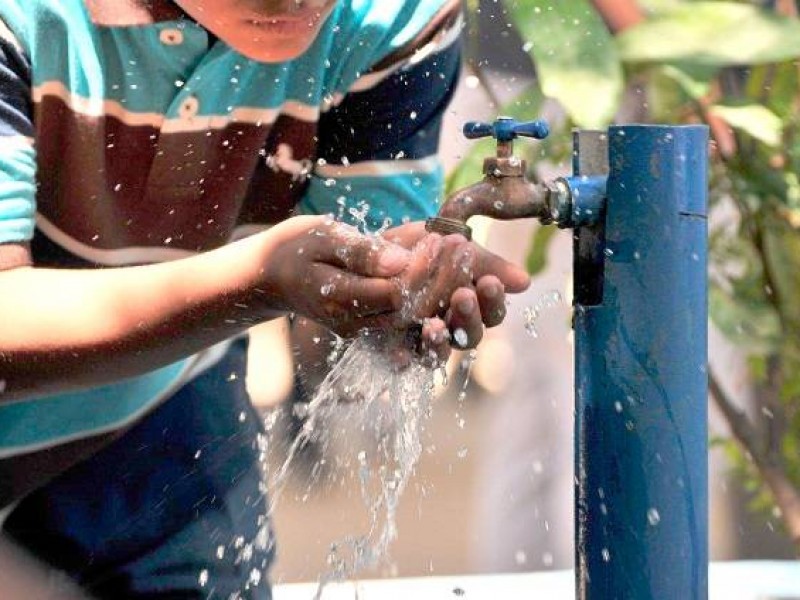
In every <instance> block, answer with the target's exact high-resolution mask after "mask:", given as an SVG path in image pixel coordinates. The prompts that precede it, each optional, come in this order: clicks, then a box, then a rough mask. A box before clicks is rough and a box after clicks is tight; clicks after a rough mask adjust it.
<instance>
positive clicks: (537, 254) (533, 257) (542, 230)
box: [525, 225, 558, 275]
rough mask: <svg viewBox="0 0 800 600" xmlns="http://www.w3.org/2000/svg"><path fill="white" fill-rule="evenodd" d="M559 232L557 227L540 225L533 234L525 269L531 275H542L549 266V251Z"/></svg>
mask: <svg viewBox="0 0 800 600" xmlns="http://www.w3.org/2000/svg"><path fill="white" fill-rule="evenodd" d="M557 231H558V228H557V227H556V226H555V225H540V226H538V227H537V228H536V230H535V231H534V232H533V238H532V239H531V247H530V250H528V257H527V258H526V259H525V267H526V268H527V269H528V273H530V274H531V275H536V274H537V273H540V272H541V271H543V270H544V268H545V267H546V266H547V249H548V248H549V247H550V240H552V239H553V236H554V235H555V233H556V232H557Z"/></svg>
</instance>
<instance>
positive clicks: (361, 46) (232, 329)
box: [0, 0, 528, 599]
mask: <svg viewBox="0 0 800 600" xmlns="http://www.w3.org/2000/svg"><path fill="white" fill-rule="evenodd" d="M458 20H459V13H458V3H457V2H455V1H451V0H397V1H393V2H389V1H384V0H381V2H369V1H366V0H273V1H270V0H175V1H172V0H124V1H123V0H7V1H5V2H3V4H2V5H1V6H0V23H2V26H0V136H2V138H3V139H2V144H1V145H0V268H1V269H2V271H0V286H2V290H3V292H2V294H0V314H3V315H4V318H3V326H2V330H0V379H2V382H3V384H2V387H3V390H4V391H3V394H2V396H0V400H2V402H0V450H1V451H2V455H0V481H2V489H0V505H4V506H9V507H10V511H9V515H8V517H7V519H6V521H5V524H4V529H5V531H6V533H7V534H8V535H10V536H11V537H13V538H14V539H15V541H16V542H17V543H18V544H20V545H22V546H24V547H26V548H28V549H29V550H31V551H32V552H33V553H34V554H35V555H36V556H38V557H39V558H41V559H44V560H45V561H47V562H48V563H49V564H51V565H53V566H54V567H55V568H57V569H60V570H63V571H64V572H66V573H68V574H69V575H70V576H71V577H72V578H74V579H75V580H76V581H78V582H79V583H80V584H81V585H82V586H83V587H84V588H85V589H86V590H88V591H89V592H90V593H91V594H92V595H93V596H94V597H98V598H114V599H118V598H206V597H214V598H217V597H218V598H228V597H240V596H241V597H253V598H265V597H269V589H268V586H266V585H265V584H264V583H263V580H262V579H261V574H262V572H263V571H264V570H265V569H266V568H267V566H268V564H269V562H270V560H271V557H272V543H271V540H270V539H269V537H270V536H269V529H268V523H267V520H266V516H265V513H266V508H265V499H264V494H263V490H262V485H261V482H260V479H259V469H258V468H257V458H258V454H259V446H260V444H261V443H263V437H262V433H261V429H260V425H259V423H258V419H257V415H256V413H255V412H254V410H253V408H252V407H251V405H250V403H249V399H248V397H247V394H246V391H245V387H244V379H245V376H244V375H245V374H244V357H245V352H246V337H245V335H244V334H245V332H246V329H247V328H248V327H249V326H250V325H252V324H254V323H257V322H259V321H262V320H265V319H268V318H272V317H273V316H276V315H278V314H285V313H286V312H292V313H297V314H300V315H303V316H306V317H309V318H311V319H313V320H315V321H318V322H320V323H322V324H323V325H325V326H327V327H329V328H330V329H332V330H334V331H336V332H338V333H340V334H343V335H352V334H354V333H355V332H357V331H358V330H359V329H361V328H363V327H394V328H402V327H407V326H408V325H410V324H411V322H412V321H410V320H409V318H408V315H407V311H404V310H403V306H402V304H403V298H404V295H408V293H410V294H411V296H413V297H417V298H418V303H417V307H418V310H417V311H416V313H415V314H414V315H413V317H414V319H413V321H423V322H424V326H423V336H422V337H423V342H422V345H423V347H424V348H423V351H425V352H433V353H435V354H438V355H440V356H442V355H445V354H446V352H447V342H446V339H447V336H446V335H445V333H446V329H447V328H449V329H451V330H454V329H456V328H461V329H464V330H465V331H466V332H467V334H468V339H469V344H468V345H470V346H472V345H474V344H476V343H477V341H478V340H479V339H480V335H481V329H482V327H483V325H488V326H491V325H495V324H497V323H498V322H499V321H500V320H502V315H503V306H504V305H503V302H504V293H505V290H508V291H511V292H514V291H520V290H522V289H524V288H525V287H526V286H527V283H528V280H527V276H526V275H525V274H524V273H523V272H521V271H520V270H519V269H517V268H515V267H513V266H512V265H510V264H508V263H506V262H505V261H502V260H501V259H499V258H498V257H495V256H492V255H491V254H489V253H488V252H486V251H484V250H482V249H480V248H478V247H476V246H474V245H472V244H470V243H468V242H467V241H466V240H464V239H463V238H460V237H458V236H447V237H445V238H442V237H440V236H438V235H425V232H424V229H423V227H422V225H421V223H420V222H419V220H420V219H421V218H423V217H425V216H427V215H429V214H431V213H432V212H434V210H435V201H436V197H437V194H438V191H439V186H440V183H441V170H440V167H439V165H438V163H437V161H436V159H435V153H436V146H437V141H438V140H437V138H438V131H439V123H440V118H441V113H442V111H443V110H444V107H445V106H446V104H447V101H448V99H449V96H450V94H451V92H452V88H453V86H454V82H455V79H456V74H457V70H458V49H457V48H458V47H457V43H456V40H457V36H458ZM329 213H333V214H335V215H340V216H342V217H345V218H347V217H353V218H357V219H364V220H366V222H367V223H368V224H369V226H370V227H372V228H373V229H377V228H378V227H381V226H382V225H383V224H384V222H385V220H386V219H391V220H392V222H393V223H394V224H395V225H397V226H396V227H394V228H392V229H389V230H388V231H386V233H385V234H384V235H383V236H382V237H375V236H366V235H362V234H360V233H358V232H357V231H356V230H355V229H353V228H350V227H348V226H346V225H344V224H342V223H339V222H334V221H333V220H331V219H330V218H329V217H325V216H313V215H325V214H329ZM294 215H297V216H294ZM406 221H409V222H408V223H406V224H403V225H400V223H404V222H406ZM268 226H271V227H269V228H268ZM411 248H415V250H414V252H413V253H411V252H410V251H409V250H410V249H411ZM401 287H402V288H405V289H404V290H402V291H403V292H404V293H401V289H400V288H401ZM13 503H16V504H13Z"/></svg>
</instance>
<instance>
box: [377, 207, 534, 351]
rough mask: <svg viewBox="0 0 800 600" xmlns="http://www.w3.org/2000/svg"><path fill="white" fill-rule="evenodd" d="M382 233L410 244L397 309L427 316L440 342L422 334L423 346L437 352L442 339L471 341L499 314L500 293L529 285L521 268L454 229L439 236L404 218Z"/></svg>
mask: <svg viewBox="0 0 800 600" xmlns="http://www.w3.org/2000/svg"><path fill="white" fill-rule="evenodd" d="M385 237H386V239H388V240H389V241H392V242H394V243H396V244H399V245H401V246H403V247H405V248H409V249H412V250H413V251H412V258H411V262H410V263H409V266H408V267H407V268H406V269H405V270H404V271H403V273H402V274H401V275H400V276H399V278H398V279H399V280H400V282H401V287H402V288H403V291H404V296H405V299H406V307H405V308H404V309H403V310H404V311H405V312H406V313H407V312H408V311H411V316H412V317H413V318H414V319H417V320H426V319H427V323H428V324H429V327H430V330H431V334H440V333H442V330H444V332H445V333H446V336H445V337H446V338H447V339H446V340H445V341H444V342H442V341H440V340H439V339H438V336H434V338H431V337H430V335H428V336H427V337H426V335H425V334H423V343H424V344H426V345H427V347H428V349H429V351H433V352H435V353H438V354H439V355H443V354H446V350H443V348H442V346H443V345H445V346H446V345H449V346H452V347H456V348H462V349H463V348H474V347H475V346H477V344H478V343H479V342H480V340H481V338H482V336H483V329H484V327H494V326H496V325H499V324H500V323H501V322H502V321H503V319H504V318H505V313H506V309H505V301H506V294H507V293H519V292H522V291H524V290H525V289H527V287H528V285H530V277H529V276H528V274H527V273H526V272H525V271H524V270H523V269H521V268H520V267H518V266H516V265H514V264H513V263H510V262H508V261H506V260H505V259H503V258H501V257H500V256H497V255H496V254H493V253H491V252H489V251H488V250H486V249H485V248H482V247H481V246H479V245H478V244H475V243H474V242H469V241H467V240H466V239H465V238H464V237H463V236H460V235H448V236H441V235H438V234H435V233H429V232H427V231H425V228H424V224H423V223H410V224H408V225H403V226H401V227H397V228H394V229H391V230H389V231H388V232H387V233H386V234H385ZM437 320H438V321H439V322H441V323H442V324H443V325H442V324H439V323H438V322H437Z"/></svg>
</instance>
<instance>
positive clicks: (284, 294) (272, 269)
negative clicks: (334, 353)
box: [261, 216, 411, 337]
mask: <svg viewBox="0 0 800 600" xmlns="http://www.w3.org/2000/svg"><path fill="white" fill-rule="evenodd" d="M269 234H270V241H271V243H270V251H269V258H268V260H265V263H264V268H263V271H262V273H261V279H262V282H263V285H262V286H261V289H262V292H263V294H265V295H266V296H267V298H268V304H269V305H270V308H271V309H277V310H285V311H287V312H294V313H298V314H300V315H303V316H306V317H309V318H311V319H313V320H315V321H317V322H318V323H321V324H323V325H325V326H326V327H328V328H329V329H330V330H332V331H334V332H335V333H337V334H339V335H341V336H344V337H352V336H353V335H355V334H356V333H357V332H358V331H359V330H361V329H364V328H385V327H387V325H388V324H389V323H390V322H393V321H394V320H396V319H397V311H399V310H400V308H401V307H402V297H401V294H400V289H399V287H398V285H397V281H396V279H393V278H394V277H395V276H397V275H399V274H400V273H401V272H402V271H403V270H404V269H406V268H407V266H408V265H409V263H410V258H411V253H410V252H409V251H408V250H406V249H405V248H403V247H402V246H400V245H397V244H395V243H393V242H390V241H388V240H386V239H382V238H379V237H375V236H366V235H363V234H361V233H359V232H358V230H357V229H356V228H355V227H351V226H349V225H345V224H343V223H338V222H335V221H333V220H332V219H330V218H329V217H316V216H314V217H312V216H308V217H306V216H303V217H294V218H291V219H288V220H286V221H284V222H282V223H281V224H279V225H276V226H275V227H273V228H272V229H271V230H270V232H269Z"/></svg>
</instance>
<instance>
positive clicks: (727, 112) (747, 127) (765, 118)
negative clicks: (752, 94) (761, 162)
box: [709, 104, 783, 148]
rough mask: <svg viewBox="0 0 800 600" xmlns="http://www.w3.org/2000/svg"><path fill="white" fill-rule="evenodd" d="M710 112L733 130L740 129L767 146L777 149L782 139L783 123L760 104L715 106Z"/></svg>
mask: <svg viewBox="0 0 800 600" xmlns="http://www.w3.org/2000/svg"><path fill="white" fill-rule="evenodd" d="M709 111H710V112H712V113H713V114H715V115H717V116H718V117H720V118H722V119H723V120H724V121H725V122H726V123H727V124H728V125H730V126H731V127H733V128H734V129H740V130H741V131H744V132H745V133H747V134H748V135H751V136H752V137H754V138H755V139H757V140H759V141H761V142H764V143H765V144H766V145H767V146H770V147H772V148H777V147H779V146H780V145H781V141H782V139H783V122H782V121H781V119H780V117H778V115H776V114H775V113H774V112H772V111H771V110H769V109H768V108H766V107H765V106H762V105H761V104H747V105H743V106H725V105H722V104H716V105H714V106H712V107H710V109H709Z"/></svg>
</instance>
